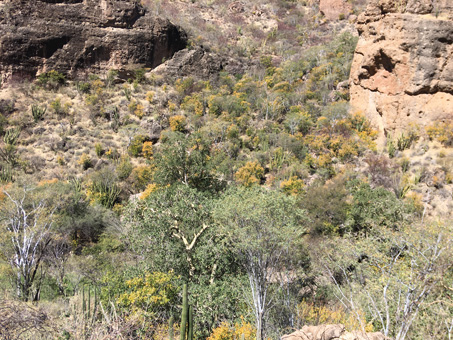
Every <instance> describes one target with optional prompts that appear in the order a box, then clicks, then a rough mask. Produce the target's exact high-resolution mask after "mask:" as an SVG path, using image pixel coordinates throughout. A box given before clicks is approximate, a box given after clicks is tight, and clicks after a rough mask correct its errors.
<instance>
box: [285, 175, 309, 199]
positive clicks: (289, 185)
mask: <svg viewBox="0 0 453 340" xmlns="http://www.w3.org/2000/svg"><path fill="white" fill-rule="evenodd" d="M304 187H305V183H304V181H303V180H301V179H300V178H297V176H292V177H291V178H289V179H288V180H286V181H282V182H281V183H280V189H281V190H282V191H283V192H284V193H285V194H287V195H300V194H302V193H303V192H304Z"/></svg>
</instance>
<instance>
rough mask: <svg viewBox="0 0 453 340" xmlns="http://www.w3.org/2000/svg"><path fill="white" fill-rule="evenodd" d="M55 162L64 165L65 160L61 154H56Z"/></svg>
mask: <svg viewBox="0 0 453 340" xmlns="http://www.w3.org/2000/svg"><path fill="white" fill-rule="evenodd" d="M57 163H58V165H61V166H63V165H65V160H64V157H63V156H57Z"/></svg>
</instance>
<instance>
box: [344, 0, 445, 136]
mask: <svg viewBox="0 0 453 340" xmlns="http://www.w3.org/2000/svg"><path fill="white" fill-rule="evenodd" d="M452 19H453V1H451V0H400V1H394V0H372V1H371V2H370V3H369V5H368V7H367V10H366V11H365V12H364V13H363V14H361V15H360V16H359V18H358V21H357V28H358V31H359V34H360V39H359V42H358V45H357V48H356V51H355V56H354V61H353V65H352V69H351V77H350V82H351V107H352V110H353V111H361V112H363V113H365V114H366V115H367V116H368V117H369V118H370V119H371V121H372V122H373V124H374V125H375V126H376V127H378V128H379V130H380V139H381V142H383V141H384V140H385V136H390V135H391V136H392V137H395V136H396V135H397V134H399V133H400V132H401V131H404V130H405V129H406V128H407V127H408V126H409V125H410V124H411V123H415V124H418V125H419V126H421V127H423V126H426V125H428V124H432V122H433V121H438V120H440V121H445V120H449V119H453V45H452V43H453V20H452Z"/></svg>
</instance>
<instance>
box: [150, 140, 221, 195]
mask: <svg viewBox="0 0 453 340" xmlns="http://www.w3.org/2000/svg"><path fill="white" fill-rule="evenodd" d="M154 164H155V166H156V172H155V174H154V180H155V182H156V183H158V184H160V185H168V184H170V185H171V184H174V183H177V182H179V183H183V184H185V185H188V186H190V187H192V188H196V189H198V190H210V191H217V190H219V189H220V188H221V187H222V182H221V181H220V180H218V179H217V178H216V177H215V174H214V164H213V162H212V161H211V146H210V144H209V143H208V141H207V140H206V139H205V138H203V136H201V135H199V134H194V135H189V136H186V135H184V134H183V133H181V132H171V133H168V134H166V136H165V137H164V138H163V141H162V144H161V146H160V149H159V151H158V152H157V153H156V154H155V156H154Z"/></svg>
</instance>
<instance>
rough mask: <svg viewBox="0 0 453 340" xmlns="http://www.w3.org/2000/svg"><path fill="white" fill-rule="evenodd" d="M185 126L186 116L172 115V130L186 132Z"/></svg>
mask: <svg viewBox="0 0 453 340" xmlns="http://www.w3.org/2000/svg"><path fill="white" fill-rule="evenodd" d="M185 128H186V117H184V116H181V115H177V116H173V117H170V129H171V131H179V132H184V130H185Z"/></svg>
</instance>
